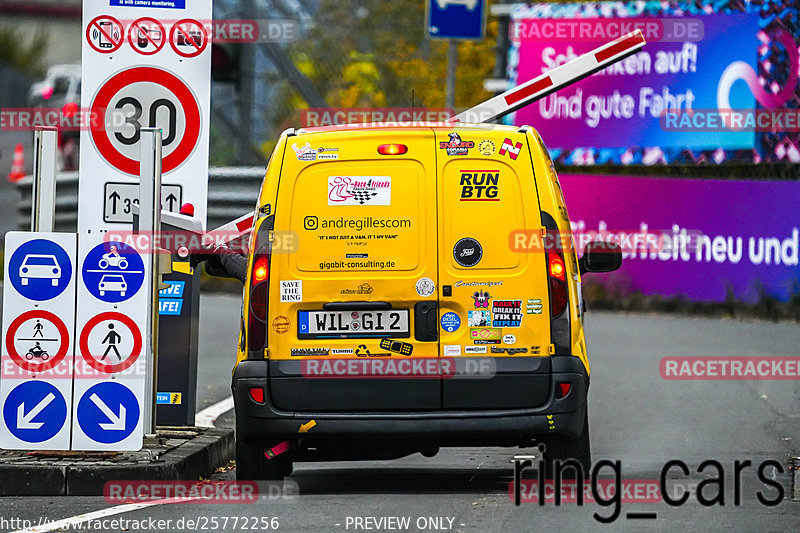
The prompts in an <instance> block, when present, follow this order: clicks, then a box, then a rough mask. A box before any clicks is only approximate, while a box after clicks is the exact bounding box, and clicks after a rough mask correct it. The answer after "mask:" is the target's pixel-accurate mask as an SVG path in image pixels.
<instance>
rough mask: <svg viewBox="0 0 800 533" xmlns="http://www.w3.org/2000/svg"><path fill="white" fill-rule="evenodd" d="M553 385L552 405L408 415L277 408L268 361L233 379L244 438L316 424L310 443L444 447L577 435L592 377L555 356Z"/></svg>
mask: <svg viewBox="0 0 800 533" xmlns="http://www.w3.org/2000/svg"><path fill="white" fill-rule="evenodd" d="M552 363H553V364H552V373H551V376H552V377H551V380H552V384H551V387H550V396H549V398H548V399H547V401H546V402H545V403H544V404H543V405H541V406H538V407H535V408H526V409H502V410H488V409H486V410H483V409H470V410H421V411H413V412H411V411H406V412H399V411H398V412H386V411H380V412H367V411H363V412H349V411H348V412H306V411H304V412H298V411H285V410H281V409H278V408H276V407H275V406H274V405H272V403H271V401H270V395H269V390H268V388H267V385H268V383H267V382H268V378H267V374H268V361H266V360H263V361H262V360H258V361H251V360H248V361H242V362H240V363H239V364H238V365H237V367H236V369H235V371H234V375H233V382H232V389H233V398H234V403H235V407H236V430H237V433H238V434H239V437H240V438H248V439H249V438H258V439H261V438H264V439H265V440H271V441H274V440H276V439H282V440H285V439H289V438H292V437H296V436H297V435H298V430H299V428H300V426H301V425H302V424H306V423H307V422H309V421H311V420H314V421H315V422H316V425H314V426H313V429H311V430H310V431H309V432H308V433H305V434H303V436H304V439H306V440H312V441H313V440H319V441H321V442H324V441H326V440H331V441H333V440H336V439H337V438H346V437H353V436H362V437H376V438H380V437H390V436H395V437H400V438H406V437H409V438H414V439H419V438H422V439H424V440H425V442H426V443H430V444H435V445H438V446H476V445H481V446H491V445H503V446H511V445H517V444H519V443H523V442H529V441H530V439H531V438H534V437H535V436H537V435H545V434H552V433H558V434H563V435H570V436H577V435H579V434H580V433H581V431H582V430H583V426H584V417H585V416H586V393H587V390H588V386H589V379H588V376H587V375H586V372H585V369H584V366H583V364H582V362H581V361H580V359H578V358H577V357H569V356H566V357H553V358H552ZM557 382H569V383H571V384H572V388H571V390H570V392H569V394H568V395H567V396H566V397H564V398H560V399H557V398H555V396H554V391H555V389H556V387H555V383H557ZM251 387H261V388H263V389H264V390H265V391H266V394H265V395H264V402H263V403H257V402H255V401H254V400H253V399H252V398H251V397H250V395H249V389H250V388H251Z"/></svg>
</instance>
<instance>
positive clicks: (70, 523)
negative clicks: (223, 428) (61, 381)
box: [12, 396, 233, 533]
mask: <svg viewBox="0 0 800 533" xmlns="http://www.w3.org/2000/svg"><path fill="white" fill-rule="evenodd" d="M98 407H99V406H98ZM231 409H233V396H228V397H227V398H225V399H224V400H222V401H221V402H217V403H215V404H214V405H211V406H209V407H206V408H205V409H203V410H202V411H200V412H199V413H197V415H196V416H195V425H196V426H198V427H208V428H210V427H214V421H215V420H216V419H217V418H218V417H219V416H220V415H222V414H224V413H227V412H228V411H230V410H231ZM197 499H199V498H168V499H165V500H154V501H152V502H142V503H126V504H124V505H117V506H116V507H109V508H108V509H101V510H99V511H94V512H91V513H87V514H81V515H76V516H72V517H70V518H64V519H63V520H56V521H54V522H47V523H46V524H41V525H39V526H34V527H31V528H28V529H20V530H17V531H13V532H12V533H47V532H48V531H56V530H58V529H69V528H75V527H76V526H77V525H79V524H83V523H85V522H89V521H90V520H97V519H100V518H105V517H107V516H113V515H117V514H122V513H129V512H131V511H138V510H139V509H147V508H148V507H154V506H156V505H166V504H171V503H187V502H191V501H194V500H197Z"/></svg>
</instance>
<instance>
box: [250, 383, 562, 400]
mask: <svg viewBox="0 0 800 533" xmlns="http://www.w3.org/2000/svg"><path fill="white" fill-rule="evenodd" d="M570 389H572V383H556V398H559V399H561V398H564V397H565V396H566V395H567V394H569V391H570ZM250 390H253V389H250Z"/></svg>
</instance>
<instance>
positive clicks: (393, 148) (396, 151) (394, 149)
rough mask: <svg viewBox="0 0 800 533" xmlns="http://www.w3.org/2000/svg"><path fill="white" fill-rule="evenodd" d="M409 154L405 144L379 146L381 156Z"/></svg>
mask: <svg viewBox="0 0 800 533" xmlns="http://www.w3.org/2000/svg"><path fill="white" fill-rule="evenodd" d="M406 152H408V146H406V145H405V144H382V145H380V146H378V153H379V154H381V155H403V154H404V153H406Z"/></svg>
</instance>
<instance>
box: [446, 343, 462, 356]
mask: <svg viewBox="0 0 800 533" xmlns="http://www.w3.org/2000/svg"><path fill="white" fill-rule="evenodd" d="M444 354H445V355H446V356H449V357H453V356H456V355H461V345H459V344H452V345H445V347H444Z"/></svg>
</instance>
